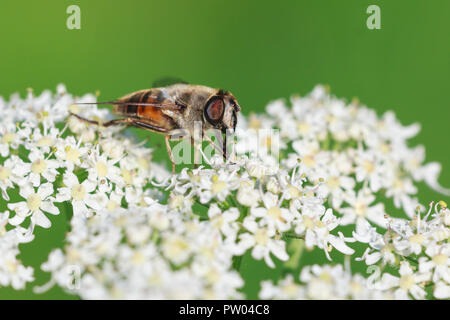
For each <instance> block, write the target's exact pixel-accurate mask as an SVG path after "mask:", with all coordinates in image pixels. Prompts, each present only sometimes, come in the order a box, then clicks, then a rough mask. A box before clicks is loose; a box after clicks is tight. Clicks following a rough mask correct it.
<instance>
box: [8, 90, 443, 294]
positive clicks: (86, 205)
mask: <svg viewBox="0 0 450 320" xmlns="http://www.w3.org/2000/svg"><path fill="white" fill-rule="evenodd" d="M80 100H82V101H84V102H87V101H92V102H93V101H95V100H96V97H95V96H93V95H86V96H84V97H82V98H80ZM76 101H78V99H76V98H75V97H73V96H72V95H70V94H68V93H67V92H66V90H65V88H64V87H63V86H59V87H58V89H57V94H56V95H52V94H51V93H50V92H44V93H42V94H41V95H40V96H34V95H33V93H32V92H31V91H30V92H29V93H28V96H27V97H26V99H20V97H19V96H18V95H13V96H12V97H11V99H10V101H8V102H6V101H4V100H3V99H0V128H1V129H0V130H1V131H0V190H1V193H0V201H1V203H0V212H1V211H4V213H3V214H1V215H0V285H1V286H8V285H12V286H13V287H14V288H16V289H20V288H24V286H25V284H26V283H27V282H31V281H33V280H34V277H33V270H32V268H31V267H25V266H23V265H22V264H21V262H20V261H19V260H18V259H17V255H18V253H19V250H18V245H19V243H26V242H29V241H32V240H33V239H34V230H35V228H36V227H42V228H49V227H51V221H50V220H49V219H48V216H47V215H48V214H51V215H58V214H59V213H60V212H63V211H64V212H65V215H61V216H59V217H57V218H60V219H65V217H72V213H73V217H72V218H71V221H70V226H71V229H70V231H69V232H68V234H67V238H66V244H65V246H64V247H63V248H62V249H55V250H53V251H52V252H51V254H50V256H49V258H48V261H47V262H45V263H44V264H43V265H42V270H44V271H47V272H50V273H51V280H50V282H48V283H47V284H46V285H44V286H42V287H36V288H35V289H36V292H42V291H45V290H47V289H48V288H49V287H51V286H52V285H55V284H57V285H59V286H61V287H62V288H64V289H65V290H67V292H69V293H73V294H77V295H78V296H80V297H81V298H85V299H98V298H128V299H129V298H132V299H135V298H146V299H172V298H182V299H184V298H188V299H201V298H219V299H229V298H241V297H244V295H243V293H242V292H241V289H240V288H242V287H243V285H244V282H245V279H243V278H242V277H241V276H240V275H239V273H238V272H237V271H238V270H239V261H240V259H241V258H242V256H243V255H244V254H245V253H246V252H250V256H251V257H252V258H253V259H255V260H264V262H265V263H266V265H267V266H268V267H271V268H282V266H281V265H282V263H277V261H279V260H281V261H287V260H289V259H290V258H291V259H292V255H291V257H290V256H289V250H288V249H287V243H288V242H289V241H304V243H305V246H306V247H307V248H308V249H313V248H319V249H320V250H322V251H323V252H324V254H325V256H326V257H327V258H328V259H329V260H332V257H334V255H338V254H339V253H343V254H344V255H346V256H347V257H348V258H350V256H352V255H353V254H354V252H355V251H354V249H352V248H351V247H352V243H353V242H358V243H364V244H368V245H369V246H370V247H369V249H368V250H367V251H366V252H365V253H364V255H363V257H362V258H359V259H358V260H364V261H365V263H367V264H368V265H372V264H376V265H377V266H379V267H380V268H383V276H382V277H381V279H380V280H379V281H371V280H370V279H366V278H364V277H363V276H361V275H352V274H351V272H350V271H348V268H346V270H344V268H342V266H331V265H330V266H323V267H320V266H317V265H314V266H306V267H304V268H303V270H302V272H301V275H300V277H299V280H300V283H297V282H296V281H294V277H293V276H292V275H288V276H287V277H286V278H285V279H284V280H281V281H280V282H279V283H278V284H277V285H275V284H273V283H272V282H263V283H262V291H261V293H260V296H261V298H281V299H284V298H300V299H304V298H307V299H313V298H319V299H328V298H330V299H331V298H336V299H345V298H352V299H383V298H391V297H393V298H407V297H414V298H418V299H421V298H425V297H426V294H425V293H424V292H425V289H424V286H431V287H432V289H433V290H432V294H433V295H434V297H436V298H448V297H449V294H448V290H449V277H450V271H449V259H448V255H449V249H448V239H449V217H448V216H449V215H448V209H447V208H446V205H444V202H440V204H439V208H438V207H437V206H436V207H435V208H434V212H433V213H431V211H430V212H428V213H427V214H426V215H425V216H423V217H422V216H421V215H420V213H419V212H417V213H416V207H417V206H418V202H417V199H416V196H415V195H416V193H417V189H416V187H415V185H414V183H416V182H418V181H425V182H426V183H428V184H429V185H430V186H432V187H433V188H435V189H437V190H438V191H440V192H443V193H446V192H448V191H447V190H445V189H443V188H442V187H440V185H439V184H438V182H437V178H438V174H439V170H440V166H439V164H436V163H430V164H425V165H424V164H423V160H424V149H423V147H417V148H415V149H410V148H409V147H408V146H407V139H408V138H410V137H412V136H413V135H415V134H416V133H417V132H418V126H417V125H412V126H409V127H403V126H401V125H400V124H399V122H398V121H397V120H396V119H395V116H394V115H393V113H387V114H385V115H384V116H382V117H381V118H379V117H377V115H376V114H375V112H374V111H372V110H370V109H368V108H366V107H364V106H360V105H359V104H358V103H356V102H352V103H351V104H350V105H346V104H345V102H344V101H343V100H339V99H337V98H334V97H332V96H330V95H329V94H328V93H327V92H326V90H325V88H324V87H321V86H318V87H316V88H315V89H314V90H313V92H312V93H311V94H310V95H309V96H307V97H304V98H293V99H292V105H293V106H292V108H288V107H287V106H285V105H284V103H283V102H282V101H281V100H280V101H276V102H274V103H271V104H270V105H269V106H268V108H267V114H260V115H255V114H253V115H250V117H249V118H248V119H247V118H245V117H241V118H240V119H239V122H238V125H239V127H238V130H237V139H238V141H237V143H236V145H235V149H236V151H237V154H238V156H233V157H232V158H231V159H230V160H229V161H227V162H226V163H225V162H224V161H223V160H222V158H221V157H217V156H213V157H212V158H210V159H207V158H205V159H204V161H205V162H206V166H201V167H199V168H196V169H188V168H183V169H182V170H181V172H180V173H179V174H175V175H171V174H169V173H168V171H167V170H166V169H165V168H164V167H163V166H160V165H158V164H156V163H155V162H153V161H152V159H151V158H152V152H153V150H152V149H150V148H148V147H145V146H144V145H143V144H142V143H138V142H136V141H135V140H134V139H133V138H132V137H127V136H126V135H124V133H123V132H121V128H117V127H116V128H114V127H108V128H104V127H101V126H94V125H88V124H86V123H85V122H81V121H80V120H78V119H76V118H74V117H68V116H69V110H70V111H71V112H74V113H77V114H83V116H86V117H87V118H91V119H98V120H100V121H101V120H103V119H105V117H106V116H107V112H106V111H105V110H104V109H97V108H96V107H89V108H84V109H83V108H81V107H80V106H78V105H76V104H74V103H75V102H76ZM251 129H258V130H262V129H264V130H266V131H265V132H267V131H270V130H274V129H276V130H279V133H280V139H279V141H277V140H276V139H274V137H273V136H270V135H265V136H264V137H263V139H261V137H257V135H258V131H255V130H251ZM264 130H263V131H264ZM255 132H256V133H255ZM255 135H256V136H255ZM255 138H256V140H254V139H255ZM255 141H256V142H255ZM274 145H276V147H279V148H280V149H281V151H280V152H279V153H275V152H272V151H273V150H274V149H273V148H270V149H271V152H268V153H265V154H264V155H262V156H261V155H260V154H258V156H256V155H255V153H254V151H255V149H258V148H259V147H262V148H266V149H267V148H268V147H273V146H274ZM275 149H276V148H275ZM164 152H165V150H164ZM278 157H279V159H278ZM278 160H280V161H278ZM380 198H383V199H392V200H393V202H394V204H395V206H396V207H398V208H401V209H402V210H401V211H402V212H406V219H404V218H393V217H391V215H389V214H387V212H385V208H384V205H383V203H382V202H379V201H377V200H379V199H380ZM430 210H431V209H430ZM372 223H374V224H375V225H376V227H374V225H373V224H372ZM348 225H354V228H353V230H354V231H353V232H352V231H351V230H350V231H348V228H346V229H345V230H346V231H344V228H343V227H345V226H348ZM382 228H385V229H387V230H386V231H384V232H382V231H379V230H383V229H382ZM50 232H51V230H50ZM343 232H345V233H347V235H346V236H344V234H343ZM298 238H300V239H303V240H298ZM333 249H336V250H335V251H333ZM274 257H275V258H276V259H274ZM294 257H295V255H294ZM298 258H299V259H300V257H298ZM409 262H411V263H413V262H414V263H415V265H414V266H411V265H410V264H409ZM360 263H361V262H360ZM386 265H392V266H393V267H394V269H395V268H397V269H398V271H399V276H397V275H396V274H395V273H392V272H390V271H389V272H388V271H386V270H385V269H384V267H385V266H386ZM380 270H381V269H380ZM380 273H381V272H380Z"/></svg>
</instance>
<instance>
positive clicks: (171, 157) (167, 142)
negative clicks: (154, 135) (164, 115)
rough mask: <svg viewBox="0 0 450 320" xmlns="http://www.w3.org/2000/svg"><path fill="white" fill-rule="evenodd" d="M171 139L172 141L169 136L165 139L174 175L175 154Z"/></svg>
mask: <svg viewBox="0 0 450 320" xmlns="http://www.w3.org/2000/svg"><path fill="white" fill-rule="evenodd" d="M169 139H170V136H169V135H166V136H165V137H164V140H165V141H166V148H167V153H168V154H169V158H170V161H171V162H172V173H173V174H175V161H174V160H173V154H172V149H171V148H170V143H169Z"/></svg>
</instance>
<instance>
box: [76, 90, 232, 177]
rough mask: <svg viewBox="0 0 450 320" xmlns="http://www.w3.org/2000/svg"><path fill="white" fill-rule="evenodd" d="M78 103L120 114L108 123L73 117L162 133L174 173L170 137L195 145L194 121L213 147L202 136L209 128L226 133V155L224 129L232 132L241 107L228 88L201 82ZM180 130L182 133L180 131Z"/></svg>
mask: <svg viewBox="0 0 450 320" xmlns="http://www.w3.org/2000/svg"><path fill="white" fill-rule="evenodd" d="M77 104H109V105H113V106H114V107H113V113H114V114H117V115H121V116H123V118H120V119H114V120H110V121H107V122H103V123H101V122H99V121H94V120H90V119H86V118H83V117H81V116H80V115H77V114H73V113H71V115H73V116H75V117H76V118H78V119H80V120H82V121H85V122H88V123H91V124H95V125H101V126H104V127H109V126H113V125H127V126H134V127H137V128H141V129H144V130H148V131H152V132H157V133H161V134H164V135H165V143H166V148H167V152H168V154H169V157H170V161H171V162H172V172H173V173H175V161H174V158H173V154H172V149H171V147H170V143H169V140H171V139H172V138H173V137H174V135H175V136H176V137H177V138H181V137H183V136H188V137H191V143H192V144H194V143H195V141H194V139H193V138H192V137H194V130H195V124H196V122H197V123H201V125H202V126H201V128H202V129H201V130H202V131H201V134H202V137H205V138H206V139H207V140H208V142H209V143H212V144H213V146H214V147H216V149H217V146H216V145H215V144H214V142H212V140H211V139H210V138H209V137H208V136H207V135H205V132H206V131H207V130H209V129H216V130H220V131H221V133H224V134H225V139H223V140H222V142H223V146H222V149H221V150H220V152H222V154H223V156H224V157H225V158H226V134H227V130H230V131H231V132H234V130H235V128H236V123H237V114H238V112H239V111H240V110H241V107H240V106H239V104H238V103H237V101H236V99H235V97H234V96H233V95H232V94H231V93H230V92H228V91H224V90H222V89H213V88H210V87H206V86H202V85H191V84H186V83H175V84H172V85H168V86H163V87H155V88H152V89H144V90H140V91H136V92H133V93H130V94H127V95H125V96H123V97H122V98H119V99H118V100H117V101H110V102H97V103H82V102H80V103H77ZM180 132H181V134H180Z"/></svg>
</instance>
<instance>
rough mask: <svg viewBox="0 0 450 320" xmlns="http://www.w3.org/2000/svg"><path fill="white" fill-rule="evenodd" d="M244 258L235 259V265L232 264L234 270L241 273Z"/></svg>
mask: <svg viewBox="0 0 450 320" xmlns="http://www.w3.org/2000/svg"><path fill="white" fill-rule="evenodd" d="M243 257H244V256H243V255H242V256H234V257H233V263H232V268H233V269H234V270H236V271H238V272H239V269H240V268H241V263H242V258H243Z"/></svg>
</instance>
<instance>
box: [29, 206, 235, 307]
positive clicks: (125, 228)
mask: <svg viewBox="0 0 450 320" xmlns="http://www.w3.org/2000/svg"><path fill="white" fill-rule="evenodd" d="M71 225H72V231H71V232H70V233H69V235H68V237H67V244H66V246H65V247H64V252H63V251H62V250H61V249H56V250H55V251H53V252H52V253H51V254H50V256H49V260H48V261H47V262H46V263H44V264H43V265H42V269H43V270H44V271H48V272H51V273H52V280H51V281H50V283H48V284H46V285H45V286H44V288H45V289H47V288H48V287H49V286H50V285H52V284H54V283H57V284H58V285H60V286H61V287H62V288H68V289H70V290H71V291H72V293H76V294H78V295H79V296H80V297H81V298H84V299H124V298H126V299H200V298H203V299H205V298H206V299H230V298H240V297H241V294H240V293H239V292H237V289H238V288H239V287H241V286H242V285H243V281H242V279H241V277H240V276H239V274H238V273H237V272H236V271H233V270H231V263H232V259H231V257H232V253H231V252H230V250H229V249H228V247H227V246H226V245H224V243H223V240H222V237H221V236H220V232H219V230H217V229H215V228H213V227H212V225H211V224H210V223H208V222H207V221H199V219H198V218H197V219H194V218H193V217H191V219H186V217H185V216H184V215H182V214H180V212H178V211H176V210H171V209H169V207H168V206H167V205H161V204H159V203H157V202H152V203H151V204H149V205H148V206H146V207H145V208H144V207H130V208H128V210H127V209H123V208H118V209H115V210H113V211H110V212H106V211H99V212H98V214H97V215H95V216H93V217H90V218H88V219H87V220H86V219H84V218H82V217H74V218H73V219H72V223H71ZM37 289H38V292H39V291H40V290H42V288H37Z"/></svg>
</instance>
